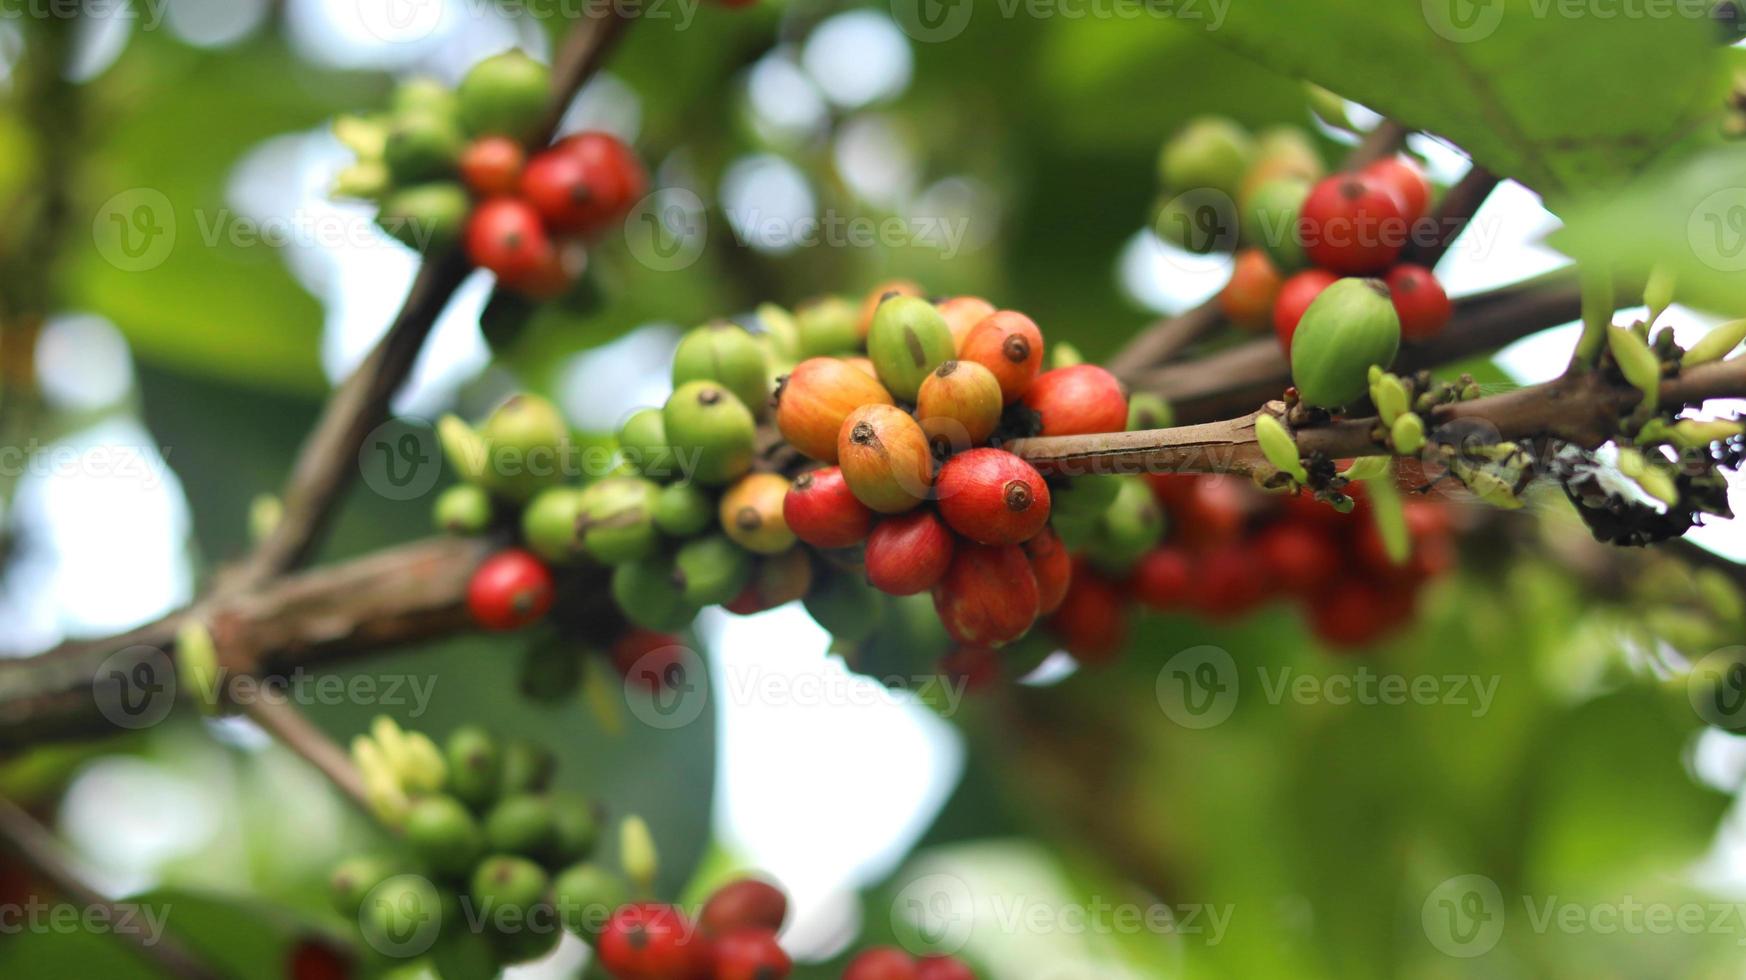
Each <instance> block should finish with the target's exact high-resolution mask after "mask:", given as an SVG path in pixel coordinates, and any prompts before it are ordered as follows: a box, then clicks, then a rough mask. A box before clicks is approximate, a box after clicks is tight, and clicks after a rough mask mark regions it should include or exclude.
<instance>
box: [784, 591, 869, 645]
mask: <svg viewBox="0 0 1746 980" xmlns="http://www.w3.org/2000/svg"><path fill="white" fill-rule="evenodd" d="M881 598H882V596H881V593H880V592H879V590H877V589H875V588H873V586H871V585H868V584H867V583H866V581H865V580H863V579H861V578H859V577H857V576H853V575H845V574H835V575H826V576H824V577H823V579H822V580H821V581H820V582H819V583H818V584H816V585H814V586H813V587H812V591H811V592H809V593H808V594H807V596H806V599H805V600H804V602H803V604H804V605H805V606H806V611H807V613H808V614H809V615H811V616H812V618H813V620H814V621H815V622H817V623H818V624H819V625H820V626H822V627H824V628H825V630H826V631H827V632H829V633H830V634H831V635H832V636H834V637H836V638H837V639H838V640H839V641H841V642H844V643H858V642H860V641H862V640H865V639H866V638H867V637H869V636H871V635H873V631H874V630H876V629H878V628H879V622H880V620H881V619H883V618H884V613H885V603H884V602H882V601H880V600H881Z"/></svg>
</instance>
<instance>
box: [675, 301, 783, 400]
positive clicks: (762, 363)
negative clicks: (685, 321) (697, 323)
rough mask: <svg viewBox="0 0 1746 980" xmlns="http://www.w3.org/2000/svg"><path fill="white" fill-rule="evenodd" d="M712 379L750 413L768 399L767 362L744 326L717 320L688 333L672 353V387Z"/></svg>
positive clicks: (762, 350) (768, 366) (768, 370)
mask: <svg viewBox="0 0 1746 980" xmlns="http://www.w3.org/2000/svg"><path fill="white" fill-rule="evenodd" d="M687 381H715V382H719V383H720V384H721V385H722V386H723V387H725V388H727V390H729V391H731V392H733V393H734V397H735V398H738V399H739V400H740V402H741V403H742V404H744V405H745V406H746V407H747V408H749V409H751V410H752V414H753V415H762V414H763V413H764V409H765V408H766V407H767V403H768V402H769V400H770V362H769V359H768V358H767V357H766V356H765V354H764V348H763V347H762V346H761V345H760V344H759V343H758V342H757V341H756V340H754V339H753V338H752V335H751V334H749V333H747V332H746V328H744V327H742V326H740V325H739V324H737V323H733V322H731V321H728V320H717V321H715V322H713V323H709V324H706V325H704V326H701V327H698V328H696V329H694V330H692V331H690V332H689V333H687V334H686V335H685V336H684V338H683V339H681V340H680V341H679V348H678V349H677V350H676V351H674V353H673V386H674V387H678V386H680V385H683V384H684V383H685V382H687Z"/></svg>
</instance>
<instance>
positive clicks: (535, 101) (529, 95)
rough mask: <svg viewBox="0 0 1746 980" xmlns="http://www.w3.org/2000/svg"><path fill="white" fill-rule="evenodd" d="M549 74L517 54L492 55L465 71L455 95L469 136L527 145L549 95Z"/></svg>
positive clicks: (528, 59)
mask: <svg viewBox="0 0 1746 980" xmlns="http://www.w3.org/2000/svg"><path fill="white" fill-rule="evenodd" d="M551 86H552V81H551V71H550V70H549V69H547V68H546V66H545V65H542V64H540V63H539V62H537V61H535V60H533V59H532V58H530V57H528V56H527V54H526V53H525V52H522V51H519V50H510V51H505V52H503V53H502V54H496V55H492V56H491V57H489V58H486V59H485V60H484V61H481V62H479V63H478V64H476V65H474V66H473V67H472V68H471V69H469V70H468V72H467V74H466V77H464V78H462V79H461V86H460V88H459V90H457V92H456V95H457V97H458V99H459V102H460V115H461V125H463V126H465V127H466V129H467V133H468V134H469V135H471V136H507V137H509V138H510V139H513V140H518V141H520V142H523V143H525V142H527V141H529V140H531V139H533V137H534V136H535V135H537V134H538V132H539V128H540V123H541V122H542V121H544V119H545V114H546V100H547V99H548V98H550V93H551Z"/></svg>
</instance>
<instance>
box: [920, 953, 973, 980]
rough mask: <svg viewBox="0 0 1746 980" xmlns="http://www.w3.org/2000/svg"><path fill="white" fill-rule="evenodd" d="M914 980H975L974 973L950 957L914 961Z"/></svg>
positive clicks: (931, 957) (934, 957)
mask: <svg viewBox="0 0 1746 980" xmlns="http://www.w3.org/2000/svg"><path fill="white" fill-rule="evenodd" d="M915 980H976V973H975V971H973V970H971V969H970V968H969V967H968V966H966V965H964V962H963V961H962V960H959V959H955V958H953V957H950V956H924V957H922V958H921V959H920V960H918V961H916V964H915Z"/></svg>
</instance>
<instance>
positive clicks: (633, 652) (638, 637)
mask: <svg viewBox="0 0 1746 980" xmlns="http://www.w3.org/2000/svg"><path fill="white" fill-rule="evenodd" d="M689 652H690V648H689V647H687V646H686V645H685V641H684V640H683V639H682V638H680V637H677V636H674V635H673V634H671V633H657V632H655V631H654V630H646V629H643V628H642V627H640V626H633V627H631V628H630V629H628V630H625V631H624V633H623V634H621V635H620V636H619V638H618V639H617V640H615V641H613V644H612V648H611V650H610V651H609V653H610V654H611V658H612V666H613V667H614V669H616V670H617V671H618V674H619V676H620V677H623V678H624V679H625V680H626V681H627V682H629V683H632V684H636V685H638V686H641V687H642V688H644V689H645V690H647V691H649V692H650V693H654V692H656V691H660V690H662V689H664V688H665V689H670V690H677V689H678V688H679V687H681V686H682V685H683V684H684V682H685V671H687V670H691V669H695V668H696V667H697V666H698V665H699V664H700V663H701V661H698V660H694V659H692V658H691V657H688V656H686V654H687V653H689Z"/></svg>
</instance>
